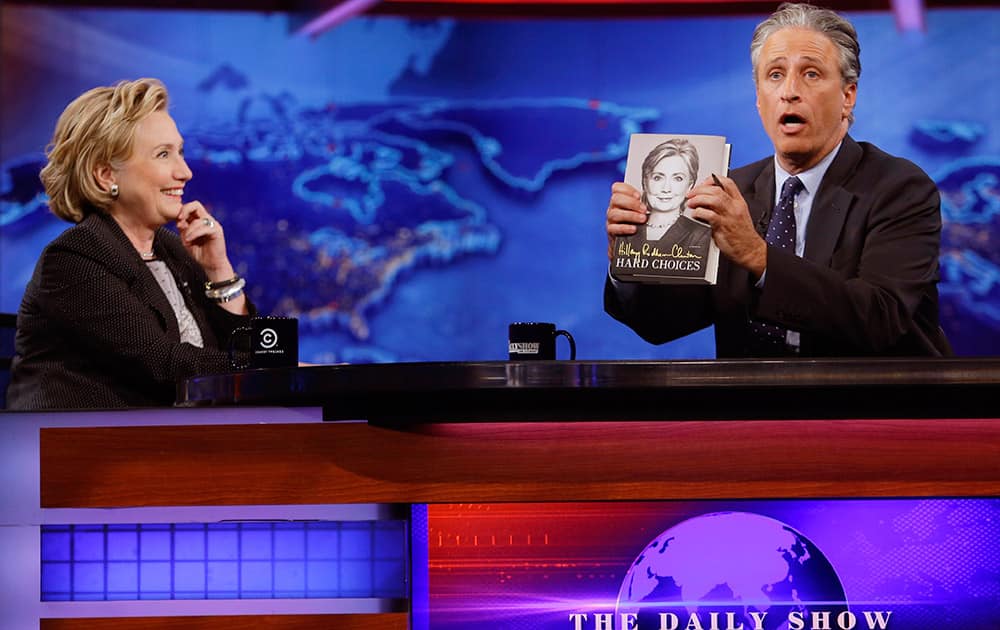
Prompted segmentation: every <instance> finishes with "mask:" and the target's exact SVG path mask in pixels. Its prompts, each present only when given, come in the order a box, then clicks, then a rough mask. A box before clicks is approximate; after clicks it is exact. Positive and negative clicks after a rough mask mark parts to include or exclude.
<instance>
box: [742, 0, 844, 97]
mask: <svg viewBox="0 0 1000 630" xmlns="http://www.w3.org/2000/svg"><path fill="white" fill-rule="evenodd" d="M783 28H806V29H809V30H813V31H816V32H818V33H823V34H824V35H826V36H827V37H829V38H830V40H831V41H832V42H833V44H834V46H836V47H837V51H838V52H839V53H840V77H841V80H842V81H843V84H844V85H845V86H846V85H851V84H852V83H857V82H858V79H859V78H860V77H861V45H860V44H859V43H858V33H857V31H855V30H854V26H853V25H852V24H851V23H850V22H848V21H847V20H846V19H845V18H843V17H841V16H840V15H839V14H837V13H835V12H833V11H831V10H829V9H821V8H819V7H815V6H813V5H811V4H795V3H791V2H785V3H783V4H782V5H781V6H779V7H778V9H777V10H776V11H775V12H774V13H772V14H771V16H770V17H769V18H767V19H766V20H764V21H763V22H761V23H760V24H758V25H757V28H756V29H755V30H754V32H753V39H751V40H750V61H751V63H752V64H753V80H754V83H756V82H757V64H758V62H759V61H760V51H761V49H762V48H763V47H764V42H765V41H767V38H768V37H770V36H771V35H774V34H775V33H776V32H778V31H780V30H781V29H783Z"/></svg>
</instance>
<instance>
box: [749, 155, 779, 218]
mask: <svg viewBox="0 0 1000 630" xmlns="http://www.w3.org/2000/svg"><path fill="white" fill-rule="evenodd" d="M746 202H747V207H748V208H749V210H750V218H751V219H753V224H754V225H755V226H756V227H757V233H758V234H760V235H761V237H763V236H764V235H765V234H767V224H768V223H769V222H770V221H771V211H772V210H773V209H774V160H773V159H772V160H770V161H768V163H767V165H766V166H765V167H764V168H763V169H761V171H760V174H758V175H757V179H755V180H754V182H753V193H752V194H751V195H749V196H747V197H746Z"/></svg>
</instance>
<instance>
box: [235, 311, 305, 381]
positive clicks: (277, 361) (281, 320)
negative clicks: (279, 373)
mask: <svg viewBox="0 0 1000 630" xmlns="http://www.w3.org/2000/svg"><path fill="white" fill-rule="evenodd" d="M229 363H230V364H231V365H232V366H233V368H234V369H236V370H245V369H248V368H254V369H256V368H276V367H294V366H296V365H298V364H299V320H297V319H295V318H294V317H254V318H252V319H251V320H250V325H249V326H243V327H241V328H237V329H235V330H233V335H232V337H230V339H229Z"/></svg>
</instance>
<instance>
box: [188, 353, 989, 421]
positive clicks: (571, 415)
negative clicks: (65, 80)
mask: <svg viewBox="0 0 1000 630" xmlns="http://www.w3.org/2000/svg"><path fill="white" fill-rule="evenodd" d="M177 404H178V405H179V406H201V405H273V406H319V407H322V408H323V413H324V418H326V419H328V420H341V419H363V420H369V421H371V422H379V423H389V424H392V423H398V422H428V421H435V422H463V421H511V420H518V421H522V420H537V421H544V420H685V419H701V420H704V419H791V418H799V419H809V418H817V419H821V418H823V419H831V418H986V417H997V418H1000V359H994V358H978V359H895V358H893V359H817V360H811V359H796V360H704V361H530V362H507V361H491V362H467V363H443V362H442V363H386V364H362V365H330V366H313V367H299V368H284V369H274V370H250V371H246V372H239V373H233V374H219V375H211V376H200V377H195V378H192V379H189V380H187V381H185V382H183V383H181V384H180V385H179V387H178V399H177Z"/></svg>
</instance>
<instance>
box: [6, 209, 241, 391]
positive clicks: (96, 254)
mask: <svg viewBox="0 0 1000 630" xmlns="http://www.w3.org/2000/svg"><path fill="white" fill-rule="evenodd" d="M153 249H154V251H155V252H156V255H157V257H158V258H160V259H161V260H163V261H164V262H166V264H167V266H168V267H169V268H170V270H171V271H172V272H173V274H174V277H175V278H176V279H177V284H178V286H179V288H180V289H181V293H182V294H183V295H184V296H185V300H186V302H187V305H188V308H189V309H190V310H191V313H192V315H193V316H194V318H195V320H196V321H197V322H198V326H199V328H201V331H202V336H203V338H204V342H205V347H204V348H196V347H194V346H192V345H190V344H186V343H181V341H180V330H179V328H178V324H177V318H176V316H175V315H174V311H173V309H172V308H171V307H170V303H169V302H167V298H166V296H165V295H164V293H163V290H162V289H161V288H160V285H159V284H157V282H156V279H155V278H154V277H153V274H152V273H151V272H150V271H149V270H148V269H147V268H146V263H144V262H142V260H141V259H140V258H139V255H138V253H137V252H136V251H135V248H134V247H133V246H132V244H131V243H130V242H129V240H128V238H127V237H126V236H125V234H124V232H122V230H121V228H119V227H118V224H117V223H116V222H115V221H114V220H113V219H112V218H111V217H109V216H107V215H105V214H104V213H101V212H94V213H92V214H90V215H88V216H87V217H86V218H85V219H84V220H83V221H81V222H80V223H79V224H78V225H76V226H74V227H72V228H70V229H68V230H66V231H65V232H63V233H62V234H61V235H60V236H59V237H57V238H56V239H55V240H54V241H53V242H52V243H50V244H49V245H48V246H47V247H46V248H45V250H44V251H43V252H42V255H41V257H40V258H39V260H38V263H37V265H36V266H35V272H34V275H33V276H32V278H31V281H30V282H29V283H28V286H27V288H26V289H25V292H24V298H23V300H22V302H21V308H20V310H19V311H18V316H17V336H16V339H15V354H16V356H15V358H14V362H13V367H12V374H11V383H10V387H9V388H8V391H7V404H8V407H9V408H10V409H79V408H111V407H134V406H153V405H171V404H173V402H174V400H175V397H176V382H177V381H178V380H180V379H183V378H186V377H189V376H193V375H196V374H204V373H213V372H224V371H227V370H228V369H229V354H228V351H227V349H226V344H227V343H228V339H229V335H230V334H231V332H232V330H233V329H234V328H235V327H237V326H243V325H246V324H247V323H248V322H249V317H248V316H238V315H233V314H231V313H229V312H228V311H226V310H224V309H222V308H220V307H219V306H218V305H217V304H215V303H213V302H211V301H210V300H208V299H207V298H206V297H205V295H204V289H203V286H204V282H205V275H204V273H203V272H202V270H201V267H200V266H199V265H198V264H197V263H196V262H195V261H194V260H193V259H192V258H191V257H190V255H189V254H188V253H187V251H186V250H185V249H184V247H183V246H182V245H181V242H180V239H179V238H178V237H177V235H176V234H174V233H173V232H170V231H169V230H166V229H164V228H160V230H159V231H158V232H157V233H156V236H155V238H154V242H153ZM251 310H252V306H251Z"/></svg>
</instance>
